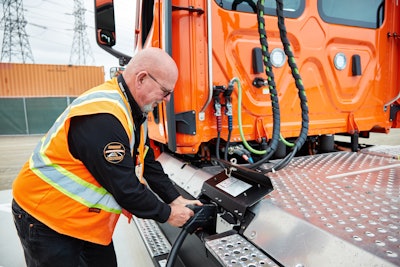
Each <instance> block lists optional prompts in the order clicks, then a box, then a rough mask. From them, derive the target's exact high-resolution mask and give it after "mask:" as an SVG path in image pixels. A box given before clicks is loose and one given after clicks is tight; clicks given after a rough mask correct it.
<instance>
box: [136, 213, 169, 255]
mask: <svg viewBox="0 0 400 267" xmlns="http://www.w3.org/2000/svg"><path fill="white" fill-rule="evenodd" d="M134 221H135V224H136V226H137V228H138V230H139V233H140V235H141V237H142V239H143V241H144V243H145V245H146V248H147V250H148V251H149V253H150V255H151V257H153V258H155V257H158V256H162V255H168V254H169V252H170V251H171V244H170V243H169V242H168V240H167V238H166V237H165V235H164V233H163V232H162V231H161V229H160V227H159V226H158V225H157V223H156V222H155V221H153V220H149V219H141V218H136V217H134Z"/></svg>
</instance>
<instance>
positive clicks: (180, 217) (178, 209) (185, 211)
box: [167, 203, 194, 227]
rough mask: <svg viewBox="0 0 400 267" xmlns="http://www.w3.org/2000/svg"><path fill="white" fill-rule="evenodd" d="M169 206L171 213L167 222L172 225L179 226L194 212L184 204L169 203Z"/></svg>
mask: <svg viewBox="0 0 400 267" xmlns="http://www.w3.org/2000/svg"><path fill="white" fill-rule="evenodd" d="M170 207H171V214H170V215H169V218H168V221H167V222H168V223H169V224H170V225H172V226H175V227H181V226H182V225H184V224H185V223H186V222H187V220H189V219H190V217H192V216H193V215H194V212H193V211H192V210H191V209H189V208H187V207H186V206H184V205H180V204H172V203H171V204H170Z"/></svg>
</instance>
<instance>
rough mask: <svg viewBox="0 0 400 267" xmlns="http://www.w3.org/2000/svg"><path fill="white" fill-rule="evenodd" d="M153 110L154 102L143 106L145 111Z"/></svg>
mask: <svg viewBox="0 0 400 267" xmlns="http://www.w3.org/2000/svg"><path fill="white" fill-rule="evenodd" d="M151 111H153V104H147V105H144V107H143V112H145V113H149V112H151Z"/></svg>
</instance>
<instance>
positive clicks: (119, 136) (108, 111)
mask: <svg viewBox="0 0 400 267" xmlns="http://www.w3.org/2000/svg"><path fill="white" fill-rule="evenodd" d="M177 78H178V69H177V66H176V64H175V62H174V61H173V59H172V58H171V57H170V56H169V55H168V54H167V53H165V52H164V51H163V50H161V49H158V48H147V49H144V50H142V51H140V52H139V53H137V54H136V55H135V57H133V58H132V60H131V61H130V62H129V64H128V65H127V67H126V69H125V71H124V72H123V74H122V75H119V76H118V77H117V78H114V79H112V80H110V81H107V82H105V83H104V84H102V85H99V86H97V87H95V88H93V89H91V90H89V91H87V92H85V93H83V94H82V95H81V96H79V97H78V98H77V99H76V100H75V101H74V102H73V103H71V105H70V106H69V107H68V108H67V109H66V110H65V111H64V112H63V113H62V114H61V115H60V117H59V118H58V119H57V120H56V122H55V123H54V125H53V126H52V127H51V129H50V130H49V132H48V133H47V134H46V136H44V137H43V138H42V140H41V141H40V142H39V144H38V145H37V147H36V148H35V150H34V152H33V153H32V156H31V157H30V159H29V161H28V162H27V163H26V164H25V165H24V167H23V168H22V170H21V172H20V174H19V175H18V176H17V178H16V180H15V181H14V184H13V196H14V200H13V203H12V211H13V215H14V221H15V225H16V228H17V231H18V235H19V237H20V240H21V243H22V246H23V249H24V254H25V260H26V263H27V266H28V267H30V266H57V267H60V266H96V267H98V266H107V267H109V266H116V265H117V263H116V256H115V251H114V246H113V243H112V234H113V231H114V228H115V225H116V223H117V221H118V218H119V215H120V213H122V211H123V210H125V211H127V213H129V214H130V213H132V214H133V215H135V216H138V217H141V218H151V219H154V220H156V221H159V222H166V221H167V222H168V223H170V224H171V225H172V226H177V227H178V226H182V225H183V224H184V223H185V222H186V221H187V220H188V219H189V218H190V217H191V216H193V211H192V210H190V209H188V208H187V207H185V205H187V204H195V205H201V203H200V201H198V200H187V199H184V198H183V197H182V196H180V195H179V193H178V191H177V190H176V189H175V187H174V186H173V184H172V183H171V182H170V181H169V179H168V176H167V175H166V174H165V173H164V171H163V169H162V167H161V165H160V163H159V162H157V161H155V158H154V153H153V151H152V150H151V149H148V148H149V141H148V140H147V138H146V136H147V130H146V118H147V113H148V112H150V111H152V110H153V108H154V107H155V106H156V105H157V104H158V103H160V102H162V101H163V100H169V97H170V94H171V92H172V90H173V88H174V86H175V83H176V81H177ZM135 167H136V170H135ZM142 177H144V178H145V179H146V183H147V184H148V186H149V187H150V188H151V189H152V191H153V192H155V193H156V194H157V195H158V197H157V196H156V195H154V193H152V191H151V190H150V189H149V188H148V186H146V185H145V184H144V182H143V183H141V181H140V180H142ZM160 198H161V199H162V200H163V201H161V200H160ZM167 203H168V204H167Z"/></svg>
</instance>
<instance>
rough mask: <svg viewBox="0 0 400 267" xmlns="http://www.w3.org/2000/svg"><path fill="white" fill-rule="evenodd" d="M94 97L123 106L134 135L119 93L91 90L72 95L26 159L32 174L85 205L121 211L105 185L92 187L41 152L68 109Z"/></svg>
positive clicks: (58, 127)
mask: <svg viewBox="0 0 400 267" xmlns="http://www.w3.org/2000/svg"><path fill="white" fill-rule="evenodd" d="M98 101H108V102H112V103H110V105H111V104H116V105H118V106H119V107H120V108H122V109H123V110H124V113H125V115H126V116H127V120H128V122H129V129H130V131H131V135H132V139H134V137H133V121H132V120H131V117H130V113H129V111H128V109H127V107H126V106H125V104H124V101H123V99H122V98H121V95H120V94H119V93H118V92H112V91H111V92H110V91H94V92H91V93H89V94H87V95H84V96H81V97H79V98H77V99H75V100H74V101H73V102H72V103H71V105H70V106H69V107H68V108H67V109H66V110H65V111H64V112H63V113H62V114H61V115H60V117H59V118H58V119H57V120H56V122H55V123H54V125H53V126H52V127H51V129H50V130H49V132H48V134H47V135H46V136H45V137H44V138H42V140H41V141H40V142H39V144H38V145H37V146H36V148H35V150H34V153H33V155H32V157H31V159H30V168H31V170H32V171H33V172H34V173H35V174H36V175H38V176H39V177H40V178H41V179H43V180H44V181H46V182H47V183H49V184H50V185H52V186H53V187H54V188H56V189H57V190H59V191H60V192H62V193H64V194H66V195H67V196H69V197H70V198H72V199H74V200H75V201H77V202H79V203H81V204H83V205H85V206H87V207H96V208H100V209H102V210H105V211H108V212H112V213H121V207H120V206H119V205H118V203H117V202H116V201H115V199H114V197H113V196H112V195H111V194H110V193H108V192H107V190H106V189H104V188H103V187H96V186H94V185H93V184H91V183H89V182H87V181H85V180H84V179H81V178H80V177H78V176H76V175H74V174H73V173H71V172H69V171H68V170H66V169H64V168H63V167H61V166H60V165H58V164H55V163H53V162H51V160H50V159H49V158H48V157H47V156H46V154H45V151H46V150H47V148H48V146H49V145H50V141H51V139H52V138H53V137H54V136H55V135H56V134H57V132H58V131H59V130H60V129H61V127H64V123H65V120H66V118H67V117H68V114H69V112H70V111H71V109H73V108H74V107H77V106H80V105H83V104H87V103H90V102H98Z"/></svg>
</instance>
